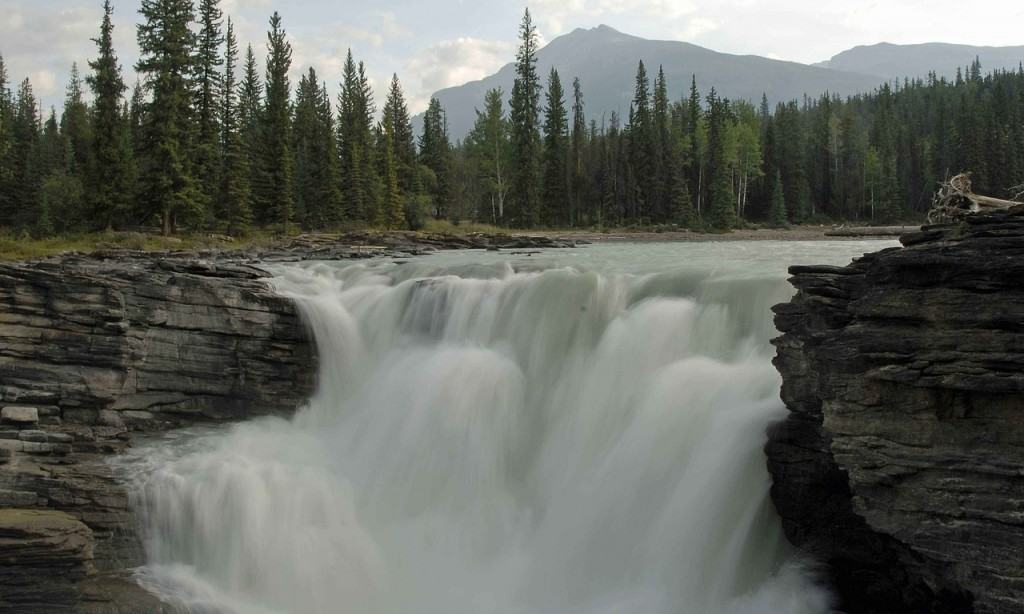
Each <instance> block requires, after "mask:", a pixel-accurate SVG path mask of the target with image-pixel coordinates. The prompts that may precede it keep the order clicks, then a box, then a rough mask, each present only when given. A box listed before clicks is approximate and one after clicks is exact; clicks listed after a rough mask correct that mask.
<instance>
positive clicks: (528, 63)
mask: <svg viewBox="0 0 1024 614" xmlns="http://www.w3.org/2000/svg"><path fill="white" fill-rule="evenodd" d="M519 41H520V45H519V51H518V52H517V53H516V63H515V69H516V78H515V82H514V84H513V86H512V98H511V103H510V107H511V112H510V115H509V120H510V124H511V137H512V138H511V140H512V183H511V189H510V197H511V198H510V209H511V210H510V212H509V213H510V222H511V224H512V225H513V226H519V227H523V228H526V227H531V226H534V225H536V223H537V219H538V215H539V209H540V194H539V185H538V184H539V181H538V180H539V177H540V133H539V130H538V125H537V122H538V116H539V111H540V77H539V76H538V75H537V47H538V41H537V29H536V27H535V26H534V25H533V20H532V19H531V17H530V10H529V9H526V11H525V12H524V14H523V21H522V23H521V25H520V26H519Z"/></svg>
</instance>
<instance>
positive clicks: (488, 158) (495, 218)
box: [466, 88, 509, 224]
mask: <svg viewBox="0 0 1024 614" xmlns="http://www.w3.org/2000/svg"><path fill="white" fill-rule="evenodd" d="M502 99H503V93H502V91H501V88H495V89H491V90H488V91H487V93H486V94H485V95H484V110H483V112H481V111H479V110H478V111H477V112H476V122H475V123H474V125H473V130H472V131H471V132H470V135H469V137H467V139H466V146H467V147H470V148H472V149H473V150H474V157H475V158H476V160H477V168H478V173H479V177H480V180H481V184H482V186H481V187H482V190H483V194H482V197H483V199H484V200H485V201H486V202H487V206H488V207H489V212H488V213H489V214H488V215H487V216H486V217H487V219H489V221H490V222H491V223H492V224H500V223H504V218H505V197H506V196H507V195H508V188H509V176H508V173H509V170H508V167H509V164H508V154H509V151H508V149H509V143H508V121H507V120H506V118H505V111H504V108H503V104H504V103H503V100H502ZM481 217H484V216H481Z"/></svg>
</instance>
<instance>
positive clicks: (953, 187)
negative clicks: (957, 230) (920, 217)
mask: <svg viewBox="0 0 1024 614" xmlns="http://www.w3.org/2000/svg"><path fill="white" fill-rule="evenodd" d="M1018 188H1020V186H1017V187H1016V188H1011V190H1017V189H1018ZM1022 196H1024V191H1020V192H1017V194H1016V196H1014V200H1006V199H1003V198H994V197H992V196H984V195H981V194H975V193H974V192H973V191H972V189H971V173H969V172H966V173H960V174H959V175H954V176H953V177H951V178H950V179H948V180H946V181H944V182H942V183H940V184H939V190H938V192H936V193H935V197H934V198H933V199H932V208H931V210H930V211H929V212H928V223H929V224H942V223H945V222H956V221H959V220H961V219H963V218H964V217H966V216H968V215H971V214H973V213H981V212H983V211H998V210H1001V209H1009V208H1010V207H1016V206H1018V205H1022V204H1024V201H1021V200H1019V199H1020V198H1021V197H1022Z"/></svg>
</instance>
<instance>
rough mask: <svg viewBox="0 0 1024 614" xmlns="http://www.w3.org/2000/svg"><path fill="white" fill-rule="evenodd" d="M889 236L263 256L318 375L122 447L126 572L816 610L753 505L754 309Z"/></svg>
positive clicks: (550, 606)
mask: <svg viewBox="0 0 1024 614" xmlns="http://www.w3.org/2000/svg"><path fill="white" fill-rule="evenodd" d="M890 244H891V242H878V241H819V242H771V241H762V242H729V243H643V244H603V245H593V246H587V247H581V248H576V249H567V250H553V251H545V252H542V253H535V254H519V255H512V254H508V253H502V252H497V253H494V252H448V253H441V254H436V255H432V256H427V257H422V258H415V259H410V260H408V261H397V262H396V261H390V260H370V261H361V262H337V263H325V262H319V263H304V264H291V265H276V266H275V267H274V268H273V269H272V273H273V275H274V277H273V280H272V283H273V284H274V286H275V287H276V288H277V289H278V291H279V292H281V293H282V294H285V295H287V296H290V297H292V298H294V300H295V301H296V302H297V304H298V306H299V308H300V310H301V312H302V313H303V315H304V317H305V319H306V321H307V322H308V324H309V326H310V330H311V331H312V334H313V335H314V336H315V339H316V343H317V347H318V352H319V356H320V373H319V380H318V381H319V383H318V389H317V392H316V393H315V395H314V396H313V398H312V399H310V401H309V403H308V405H307V406H305V407H304V408H302V409H301V410H300V411H299V412H298V413H297V415H296V416H295V417H294V418H293V419H291V420H283V419H260V420H255V421H251V422H248V423H245V424H240V425H237V426H234V427H231V428H221V429H219V430H215V431H186V432H179V433H175V434H172V435H170V436H168V438H163V439H160V440H157V441H154V442H153V443H151V444H149V445H142V446H138V447H136V448H134V450H133V451H132V452H131V453H130V454H129V456H128V457H127V458H126V459H125V460H123V461H121V462H122V463H124V464H125V466H126V467H127V470H128V471H129V473H130V479H131V480H132V481H133V485H134V492H135V504H136V505H137V506H138V508H139V510H140V517H141V518H142V519H143V520H142V522H143V527H142V531H143V535H144V538H145V545H146V553H147V558H148V561H149V563H148V565H147V566H146V567H145V568H144V569H143V570H140V578H141V579H142V581H143V582H144V584H145V585H146V586H148V587H150V588H151V589H152V590H155V591H157V592H159V593H160V594H162V595H164V596H165V597H167V598H168V599H169V600H172V601H174V602H175V603H177V604H179V605H180V606H182V607H183V608H185V609H187V610H189V611H193V612H238V613H254V614H256V613H285V612H287V613H303V614H305V613H320V612H339V613H350V614H378V613H380V614H392V613H400V614H407V613H415V614H471V613H472V614H487V613H492V614H519V613H522V614H527V613H530V614H535V613H536V614H556V613H557V614H574V613H579V614H582V613H587V614H590V613H596V614H611V613H651V614H661V613H664V614H669V613H685V614H822V613H825V612H827V611H828V610H829V604H830V597H829V594H828V592H827V591H826V590H825V589H823V588H821V587H819V586H818V585H817V583H816V582H815V573H814V562H813V561H809V560H806V559H801V558H799V557H797V556H796V555H795V553H794V552H792V551H791V549H790V548H789V547H788V546H787V544H786V542H785V539H784V537H783V536H782V533H781V528H780V526H779V521H778V519H777V517H776V516H775V514H774V511H773V509H772V506H771V502H770V501H769V499H768V489H769V486H770V481H769V477H768V474H767V471H766V469H765V461H764V456H763V452H762V446H763V444H764V440H765V429H766V427H767V426H768V425H769V424H770V423H771V422H772V421H775V420H779V419H780V418H782V417H784V415H785V408H784V407H783V406H782V403H781V401H780V400H779V398H778V389H779V383H780V379H779V376H778V374H777V373H776V371H775V370H774V368H773V367H772V365H771V357H772V355H773V348H772V346H771V345H770V344H769V340H770V339H771V337H772V336H773V335H774V334H775V331H774V327H773V325H772V314H771V311H770V307H771V306H772V305H773V304H776V303H779V302H783V301H785V300H787V299H788V298H789V297H790V296H791V295H792V292H793V290H792V289H791V287H790V286H789V285H788V284H787V283H786V267H787V266H788V265H790V264H796V263H802V264H845V263H846V262H848V261H849V260H850V259H851V258H852V257H855V256H858V255H860V254H862V253H864V252H866V251H874V250H876V249H879V248H880V247H884V246H888V245H890ZM168 439H171V440H173V445H170V444H169V442H168Z"/></svg>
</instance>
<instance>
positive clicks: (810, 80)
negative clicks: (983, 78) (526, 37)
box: [417, 26, 884, 140]
mask: <svg viewBox="0 0 1024 614" xmlns="http://www.w3.org/2000/svg"><path fill="white" fill-rule="evenodd" d="M640 60H643V61H644V64H645V65H646V66H647V72H648V74H649V75H650V78H651V80H652V82H653V80H654V76H655V75H656V74H657V73H658V66H659V65H661V66H663V67H664V69H665V76H666V78H667V80H668V85H669V95H670V96H671V97H672V98H673V99H677V98H679V97H680V96H682V95H684V94H685V93H686V92H687V91H688V89H689V87H690V77H691V75H696V78H697V87H698V88H699V89H700V92H701V95H702V96H706V95H707V93H708V91H710V89H711V87H712V86H714V88H715V90H716V91H717V92H718V93H719V94H720V95H722V96H725V97H727V98H730V99H734V100H735V99H743V100H749V101H752V102H755V103H759V102H760V100H761V94H762V93H766V94H767V96H768V100H769V102H771V103H772V104H774V103H775V102H777V101H780V100H791V99H797V98H801V97H802V96H803V95H804V94H805V93H807V94H811V95H815V96H817V95H819V94H821V93H823V92H826V91H828V92H834V93H837V94H840V95H847V94H854V93H858V92H865V91H870V90H872V89H874V88H875V87H877V86H878V85H880V84H881V83H882V81H884V79H880V78H879V77H878V76H876V75H865V74H858V73H855V72H847V71H842V70H837V69H834V68H824V67H820V66H808V65H806V64H799V63H796V62H784V61H780V60H771V59H768V58H764V57H760V56H755V55H732V54H728V53H719V52H717V51H712V50H710V49H705V48H704V47H699V46H697V45H692V44H690V43H684V42H679V41H659V40H647V39H643V38H639V37H636V36H630V35H629V34H623V33H622V32H619V31H617V30H615V29H613V28H610V27H608V26H599V27H596V28H592V29H589V30H585V29H576V30H574V31H573V32H570V33H569V34H565V35H563V36H560V37H558V38H556V39H554V40H552V41H551V42H550V43H548V44H547V45H545V46H544V47H543V48H542V49H541V50H540V51H539V52H538V54H537V65H538V69H539V71H540V75H541V78H542V80H543V81H544V82H546V81H547V76H548V72H549V71H550V70H551V67H552V66H554V67H555V68H556V69H557V70H558V73H559V76H561V78H562V84H563V86H564V87H565V88H566V93H567V98H568V95H569V93H570V92H571V91H572V90H571V88H572V80H573V78H574V77H579V78H580V81H581V83H582V85H583V97H584V101H585V103H586V111H587V116H588V118H593V119H596V120H598V121H599V122H600V120H601V116H602V114H606V113H610V112H612V111H616V112H618V113H619V116H620V117H623V118H624V117H626V116H628V115H629V103H630V101H631V100H632V99H633V83H634V77H635V75H636V68H637V62H638V61H640ZM513 79H514V67H513V65H512V64H511V63H509V64H507V65H505V66H504V67H503V68H502V69H501V70H499V71H498V72H497V73H496V74H494V75H491V76H490V77H486V78H484V79H482V80H480V81H473V82H471V83H466V84H465V85H461V86H458V87H451V88H448V89H444V90H441V91H439V92H437V93H436V94H435V97H436V98H437V99H438V100H439V101H440V102H441V105H442V106H443V107H444V108H445V110H446V111H447V115H448V126H449V130H450V132H451V136H452V139H453V140H455V139H462V138H463V137H465V135H466V134H467V133H468V132H469V130H470V128H472V126H473V121H474V119H475V117H476V114H475V113H474V109H476V108H482V107H483V100H484V94H485V93H486V92H487V90H489V89H491V88H495V87H501V88H502V89H503V90H504V92H505V99H506V101H507V100H508V95H509V94H510V93H511V91H512V82H513ZM542 102H543V100H542ZM567 103H568V104H571V102H570V101H568V100H567ZM417 123H418V122H417Z"/></svg>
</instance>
